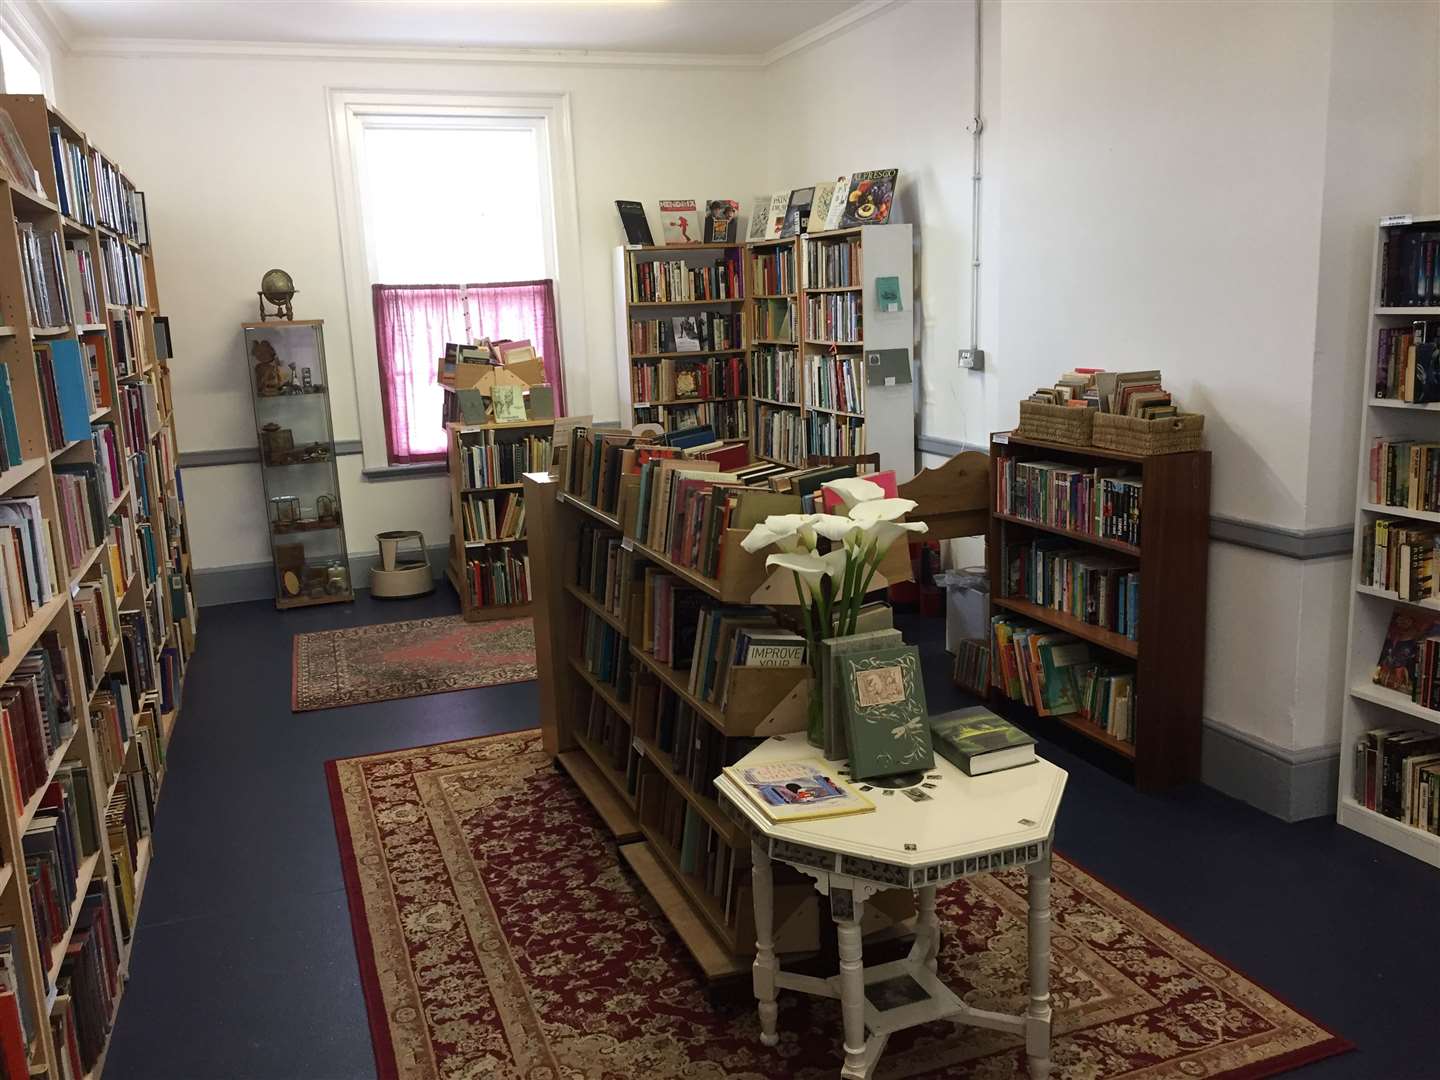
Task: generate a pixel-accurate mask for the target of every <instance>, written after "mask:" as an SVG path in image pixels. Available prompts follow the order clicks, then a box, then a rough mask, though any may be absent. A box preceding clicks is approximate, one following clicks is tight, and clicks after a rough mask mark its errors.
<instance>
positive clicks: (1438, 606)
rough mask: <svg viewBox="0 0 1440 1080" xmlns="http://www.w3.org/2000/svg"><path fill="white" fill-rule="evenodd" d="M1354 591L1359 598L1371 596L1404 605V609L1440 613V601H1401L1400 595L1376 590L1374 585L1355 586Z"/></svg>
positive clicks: (1392, 591) (1386, 590)
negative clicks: (1427, 610) (1424, 609)
mask: <svg viewBox="0 0 1440 1080" xmlns="http://www.w3.org/2000/svg"><path fill="white" fill-rule="evenodd" d="M1355 591H1356V592H1357V593H1359V594H1360V595H1361V596H1371V597H1374V598H1375V599H1377V600H1388V601H1390V603H1392V604H1404V605H1405V606H1406V607H1414V608H1429V609H1430V610H1432V611H1440V600H1437V599H1433V598H1432V599H1426V600H1402V599H1400V594H1399V593H1397V592H1395V591H1394V590H1391V589H1377V588H1376V587H1375V586H1374V585H1363V584H1362V585H1356V586H1355Z"/></svg>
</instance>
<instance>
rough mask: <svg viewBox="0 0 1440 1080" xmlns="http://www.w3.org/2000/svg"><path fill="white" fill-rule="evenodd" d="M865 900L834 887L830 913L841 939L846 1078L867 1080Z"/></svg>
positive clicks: (831, 895) (841, 1071) (841, 1012)
mask: <svg viewBox="0 0 1440 1080" xmlns="http://www.w3.org/2000/svg"><path fill="white" fill-rule="evenodd" d="M864 908H865V903H864V901H863V900H861V899H860V898H859V897H857V896H856V895H855V893H854V892H853V891H852V890H850V889H845V888H841V887H839V886H837V885H834V884H832V885H831V886H830V915H831V917H832V918H833V919H834V920H835V930H836V934H837V936H838V937H839V939H840V1014H841V1016H842V1018H843V1019H844V1022H845V1065H844V1067H843V1068H842V1069H841V1070H840V1075H841V1077H843V1078H845V1080H865V1074H866V1055H865V946H864V935H862V934H861V932H860V922H861V919H862V916H863V915H864Z"/></svg>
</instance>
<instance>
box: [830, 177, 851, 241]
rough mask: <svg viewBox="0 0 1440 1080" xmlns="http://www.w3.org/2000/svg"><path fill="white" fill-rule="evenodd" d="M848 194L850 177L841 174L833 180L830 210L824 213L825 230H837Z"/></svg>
mask: <svg viewBox="0 0 1440 1080" xmlns="http://www.w3.org/2000/svg"><path fill="white" fill-rule="evenodd" d="M848 194H850V175H849V174H848V173H845V174H842V175H840V176H837V177H836V178H835V187H834V189H833V190H831V192H830V208H829V209H828V210H827V211H826V212H825V224H824V228H826V229H838V228H839V227H840V219H841V218H843V217H844V216H845V205H846V203H845V196H847V195H848Z"/></svg>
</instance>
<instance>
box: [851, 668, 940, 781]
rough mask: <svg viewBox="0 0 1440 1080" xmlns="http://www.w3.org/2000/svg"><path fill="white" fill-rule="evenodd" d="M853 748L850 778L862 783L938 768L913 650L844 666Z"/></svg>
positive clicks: (923, 691)
mask: <svg viewBox="0 0 1440 1080" xmlns="http://www.w3.org/2000/svg"><path fill="white" fill-rule="evenodd" d="M840 665H841V670H842V671H843V672H844V682H843V684H842V685H843V690H844V693H845V709H846V714H847V719H848V735H849V742H850V775H851V776H852V777H853V778H854V779H856V780H868V779H870V778H871V777H876V776H893V775H895V774H896V773H903V772H914V771H916V770H917V769H928V768H930V767H931V766H933V765H934V764H935V754H934V751H933V750H932V749H931V746H930V725H929V724H928V723H927V722H926V721H927V710H926V707H925V684H924V681H923V680H922V678H921V675H920V650H919V649H917V648H915V647H914V646H913V645H906V646H902V647H901V648H897V649H878V650H876V651H874V652H871V653H868V654H864V655H860V656H846V657H843V658H842V659H841V661H840Z"/></svg>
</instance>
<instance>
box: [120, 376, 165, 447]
mask: <svg viewBox="0 0 1440 1080" xmlns="http://www.w3.org/2000/svg"><path fill="white" fill-rule="evenodd" d="M117 394H118V396H119V408H118V409H117V410H116V411H117V412H118V413H119V414H120V426H121V429H122V431H123V432H124V434H125V445H126V446H127V447H129V448H130V450H131V451H132V452H133V453H143V452H145V451H147V450H148V449H149V448H150V440H151V439H153V438H154V437H155V433H156V432H157V431H159V430H160V401H159V398H158V396H157V394H156V393H155V386H154V384H153V383H151V382H149V381H148V380H146V381H143V382H138V383H122V384H121V385H120V386H119V387H118V388H117Z"/></svg>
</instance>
